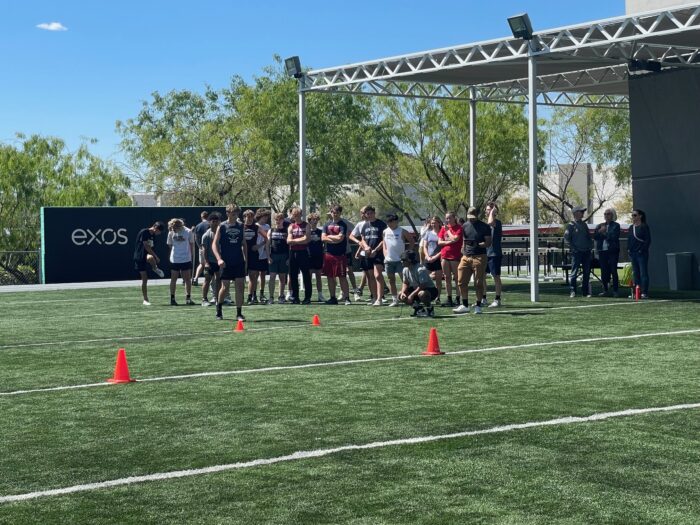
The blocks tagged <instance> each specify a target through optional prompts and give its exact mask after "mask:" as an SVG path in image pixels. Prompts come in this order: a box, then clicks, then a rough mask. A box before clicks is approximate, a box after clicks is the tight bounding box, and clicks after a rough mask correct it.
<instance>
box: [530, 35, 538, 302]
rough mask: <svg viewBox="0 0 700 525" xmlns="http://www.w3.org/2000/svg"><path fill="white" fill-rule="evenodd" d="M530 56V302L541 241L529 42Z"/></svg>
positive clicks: (534, 88) (535, 289)
mask: <svg viewBox="0 0 700 525" xmlns="http://www.w3.org/2000/svg"><path fill="white" fill-rule="evenodd" d="M529 47H530V52H529V54H528V61H527V63H528V68H527V69H528V124H529V125H528V138H529V143H530V162H529V174H530V301H532V302H533V303H536V302H537V301H539V298H540V285H539V265H538V261H539V239H538V233H539V232H538V228H537V226H538V224H537V223H538V220H537V215H538V213H537V57H536V56H535V54H534V52H535V51H536V48H535V43H534V41H532V40H530V41H529Z"/></svg>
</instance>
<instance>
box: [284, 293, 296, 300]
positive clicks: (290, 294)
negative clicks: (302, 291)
mask: <svg viewBox="0 0 700 525" xmlns="http://www.w3.org/2000/svg"><path fill="white" fill-rule="evenodd" d="M293 299H294V297H293V296H292V292H287V295H286V296H285V300H287V301H289V302H291V301H292V300H293Z"/></svg>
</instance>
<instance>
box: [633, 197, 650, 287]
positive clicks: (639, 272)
mask: <svg viewBox="0 0 700 525" xmlns="http://www.w3.org/2000/svg"><path fill="white" fill-rule="evenodd" d="M649 246H651V231H650V230H649V226H647V215H646V213H644V212H643V211H642V210H639V209H635V210H632V225H631V226H630V228H629V230H628V233H627V251H628V252H629V255H630V260H631V261H632V272H633V273H634V284H635V286H640V287H641V289H642V299H649Z"/></svg>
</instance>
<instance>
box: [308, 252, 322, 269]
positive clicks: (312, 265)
mask: <svg viewBox="0 0 700 525" xmlns="http://www.w3.org/2000/svg"><path fill="white" fill-rule="evenodd" d="M309 270H323V252H321V253H314V254H312V255H310V256H309Z"/></svg>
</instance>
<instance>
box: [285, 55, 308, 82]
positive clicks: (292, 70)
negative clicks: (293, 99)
mask: <svg viewBox="0 0 700 525" xmlns="http://www.w3.org/2000/svg"><path fill="white" fill-rule="evenodd" d="M284 69H285V71H286V72H287V75H288V76H290V77H294V78H301V77H303V76H304V73H303V72H302V71H301V62H300V61H299V57H298V56H294V57H289V58H285V59H284Z"/></svg>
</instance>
